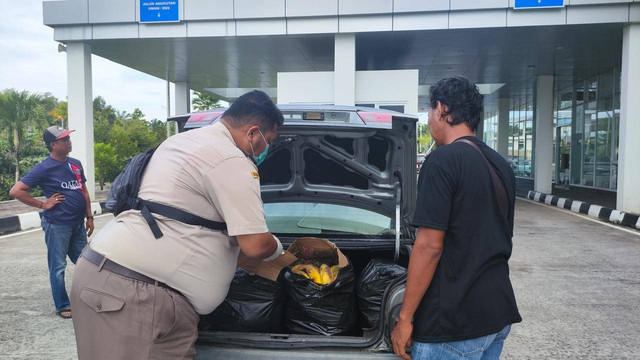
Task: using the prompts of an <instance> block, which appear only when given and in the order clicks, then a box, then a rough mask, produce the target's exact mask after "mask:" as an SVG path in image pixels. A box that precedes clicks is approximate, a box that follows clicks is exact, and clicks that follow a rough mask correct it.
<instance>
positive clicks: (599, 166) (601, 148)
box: [595, 72, 613, 189]
mask: <svg viewBox="0 0 640 360" xmlns="http://www.w3.org/2000/svg"><path fill="white" fill-rule="evenodd" d="M598 86H599V88H598V106H597V125H596V159H595V161H596V162H595V167H596V170H595V172H596V179H595V186H596V187H601V188H607V189H608V188H610V187H611V153H612V149H613V72H609V73H605V74H602V75H600V77H599V81H598Z"/></svg>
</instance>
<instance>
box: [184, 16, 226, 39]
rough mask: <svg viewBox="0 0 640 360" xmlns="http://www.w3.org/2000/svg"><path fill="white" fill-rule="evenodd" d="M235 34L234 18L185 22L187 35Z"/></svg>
mask: <svg viewBox="0 0 640 360" xmlns="http://www.w3.org/2000/svg"><path fill="white" fill-rule="evenodd" d="M235 35H236V22H235V21H234V20H217V21H197V22H189V23H187V36H188V37H201V36H235Z"/></svg>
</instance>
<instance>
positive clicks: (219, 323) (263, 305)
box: [200, 268, 286, 333]
mask: <svg viewBox="0 0 640 360" xmlns="http://www.w3.org/2000/svg"><path fill="white" fill-rule="evenodd" d="M279 280H281V278H279ZM285 302H286V294H285V290H284V286H283V284H282V281H271V280H268V279H265V278H262V277H260V276H257V275H249V274H248V273H247V272H246V271H244V270H242V269H241V268H238V269H236V274H235V276H234V277H233V281H232V282H231V286H230V288H229V294H227V298H226V299H225V300H224V301H223V302H222V304H220V306H218V307H217V308H216V309H215V310H214V311H213V312H212V313H211V314H209V315H204V316H202V317H201V318H200V330H202V331H237V332H263V333H279V332H282V330H283V327H282V317H283V312H284V307H285Z"/></svg>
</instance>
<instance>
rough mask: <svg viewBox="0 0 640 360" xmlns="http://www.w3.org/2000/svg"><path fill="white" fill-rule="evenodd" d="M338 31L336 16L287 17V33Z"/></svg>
mask: <svg viewBox="0 0 640 360" xmlns="http://www.w3.org/2000/svg"><path fill="white" fill-rule="evenodd" d="M337 32H338V17H337V16H334V17H322V18H317V19H314V18H304V19H299V18H288V19H287V34H327V33H337Z"/></svg>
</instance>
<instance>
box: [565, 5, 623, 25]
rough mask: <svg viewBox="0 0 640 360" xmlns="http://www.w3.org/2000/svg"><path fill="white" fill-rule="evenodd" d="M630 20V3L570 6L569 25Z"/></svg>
mask: <svg viewBox="0 0 640 360" xmlns="http://www.w3.org/2000/svg"><path fill="white" fill-rule="evenodd" d="M627 21H629V5H628V4H618V5H602V6H570V7H568V8H567V25H573V24H595V23H616V22H627Z"/></svg>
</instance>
